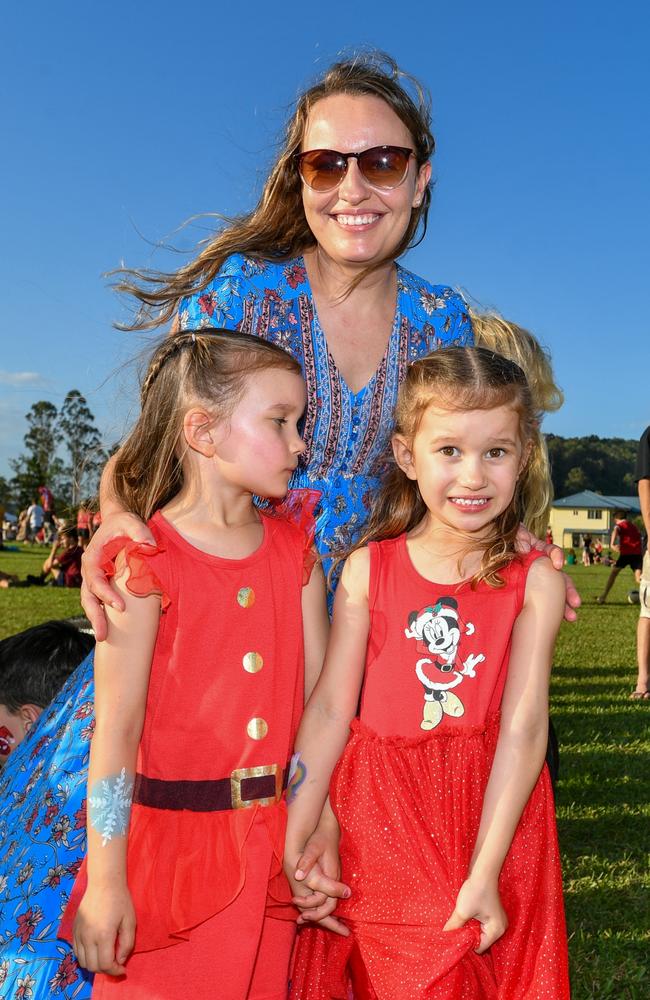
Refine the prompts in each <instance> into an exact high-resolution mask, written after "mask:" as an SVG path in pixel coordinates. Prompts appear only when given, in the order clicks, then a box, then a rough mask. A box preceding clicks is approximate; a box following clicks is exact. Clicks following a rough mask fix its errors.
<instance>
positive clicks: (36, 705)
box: [0, 621, 95, 762]
mask: <svg viewBox="0 0 650 1000" xmlns="http://www.w3.org/2000/svg"><path fill="white" fill-rule="evenodd" d="M94 645H95V639H94V637H93V636H91V635H88V634H87V633H85V632H80V631H79V629H78V628H76V627H75V626H74V625H71V624H70V623H69V622H65V621H49V622H44V623H43V624H42V625H34V626H33V627H32V628H28V629H25V631H24V632H18V633H17V634H16V635H12V636H9V638H7V639H3V640H2V641H0V760H1V761H2V762H4V761H5V760H6V759H7V757H8V756H9V754H10V753H12V752H13V751H14V750H15V749H16V747H18V746H19V745H20V744H21V743H22V741H23V740H24V739H25V737H26V736H27V734H28V733H29V731H30V730H31V728H32V726H33V725H34V723H35V722H36V721H37V719H38V718H39V716H40V714H41V712H42V711H43V709H45V708H47V706H48V705H49V704H50V702H51V701H52V699H53V698H54V697H55V695H56V694H58V692H59V690H60V689H61V687H62V686H63V684H64V683H65V681H66V680H67V678H68V677H69V676H70V674H71V673H72V671H73V670H74V669H75V668H76V667H78V666H79V664H80V663H81V661H82V660H83V658H84V657H85V656H87V655H88V653H89V652H90V650H91V649H92V648H93V646H94Z"/></svg>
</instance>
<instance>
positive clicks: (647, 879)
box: [0, 547, 650, 1000]
mask: <svg viewBox="0 0 650 1000" xmlns="http://www.w3.org/2000/svg"><path fill="white" fill-rule="evenodd" d="M45 554H46V553H45V550H42V549H39V550H27V549H24V548H23V547H21V551H18V552H0V570H4V571H5V572H8V573H17V574H18V575H19V576H21V577H24V576H25V575H26V574H27V573H35V572H38V570H39V569H40V565H41V563H42V561H43V559H44V558H45ZM608 572H609V570H608V569H606V568H605V567H601V566H593V567H588V568H587V567H583V566H576V567H572V568H571V575H572V576H573V577H574V578H575V581H576V584H577V586H578V589H579V591H580V593H581V595H582V598H583V601H584V606H583V608H582V610H581V611H580V616H579V621H578V623H577V624H574V625H568V624H564V625H563V626H562V630H561V633H560V637H559V640H558V644H557V649H556V656H555V671H554V677H553V686H552V692H551V706H552V707H551V711H552V717H553V722H554V725H555V728H556V730H557V733H558V737H559V741H560V748H561V750H560V754H561V756H560V772H561V773H560V782H559V786H558V789H557V810H558V826H559V834H560V846H561V850H562V856H563V863H564V877H565V893H566V908H567V919H568V925H569V934H570V955H571V968H572V981H573V997H574V1000H587V998H598V1000H610V998H611V1000H645V998H647V997H648V996H650V960H649V958H648V952H649V950H650V932H649V926H650V920H649V915H650V913H649V911H650V906H649V903H648V900H649V899H650V894H649V893H648V889H649V888H650V874H649V871H648V863H647V859H648V856H649V853H650V805H649V804H648V771H649V766H648V765H649V756H648V751H649V749H650V703H649V702H630V701H629V700H628V694H629V692H630V690H631V689H632V687H633V684H634V678H635V674H636V668H635V662H636V657H635V635H636V623H637V618H638V607H636V606H635V607H632V606H630V605H629V604H628V603H627V600H626V594H627V591H628V590H629V589H630V588H631V587H632V585H633V578H632V574H631V572H630V571H629V570H624V571H623V572H622V573H621V574H620V576H619V578H618V580H617V582H616V585H615V587H614V589H613V591H612V592H611V594H610V598H609V603H608V604H607V605H605V606H604V607H599V606H597V605H596V604H595V603H594V600H593V599H594V597H595V595H596V594H597V593H599V592H600V591H601V590H602V588H603V584H604V580H605V578H606V576H607V573H608ZM79 612H80V606H79V592H78V591H65V590H59V589H58V588H57V589H54V588H49V587H48V588H30V589H15V590H12V589H10V590H0V637H2V636H5V635H11V634H12V633H13V632H16V631H19V630H20V629H22V628H26V627H28V626H29V625H33V624H36V623H38V622H39V621H44V620H46V619H48V618H58V617H70V616H73V615H77V614H78V613H79Z"/></svg>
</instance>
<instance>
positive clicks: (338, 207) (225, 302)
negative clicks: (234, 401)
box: [83, 56, 473, 638]
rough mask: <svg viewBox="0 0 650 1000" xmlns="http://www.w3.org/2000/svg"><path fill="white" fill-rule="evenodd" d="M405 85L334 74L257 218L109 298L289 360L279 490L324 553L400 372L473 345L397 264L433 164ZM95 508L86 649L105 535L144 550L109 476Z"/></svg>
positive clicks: (298, 116) (461, 324) (335, 543)
mask: <svg viewBox="0 0 650 1000" xmlns="http://www.w3.org/2000/svg"><path fill="white" fill-rule="evenodd" d="M401 77H403V74H400V72H399V70H398V68H397V66H396V64H395V63H394V62H393V61H392V60H389V59H388V58H387V57H378V56H377V57H370V58H359V59H355V60H352V61H348V62H342V63H337V64H335V65H334V66H332V67H331V68H330V69H329V70H328V71H327V72H326V74H325V76H324V77H323V78H322V80H321V81H319V82H318V83H317V84H316V85H315V86H313V87H311V88H310V89H309V90H307V91H306V92H305V93H304V94H303V95H302V97H301V98H300V99H299V101H298V103H297V106H296V110H295V113H294V114H293V116H292V117H291V119H290V120H289V122H288V124H287V127H286V133H285V142H284V147H283V149H282V150H281V152H280V155H279V157H278V159H277V161H276V163H275V165H274V166H273V168H272V170H271V173H270V175H269V178H268V180H267V182H266V184H265V186H264V190H263V192H262V196H261V198H260V201H259V203H258V205H257V207H256V208H255V209H254V210H253V211H252V212H251V213H250V214H249V215H246V216H244V217H243V218H240V219H238V220H236V221H235V222H234V223H233V224H232V225H231V226H229V227H227V228H226V229H224V230H223V231H222V232H221V233H220V234H219V235H217V236H216V238H215V239H213V240H212V241H211V242H210V243H209V244H208V245H207V246H206V247H205V248H204V249H203V250H202V251H201V253H200V254H199V255H198V257H197V258H196V259H195V260H194V261H192V262H191V263H190V264H189V265H188V266H187V267H184V268H182V269H181V270H180V271H179V272H177V273H176V274H172V275H161V274H154V273H151V272H148V273H138V272H126V273H125V274H124V275H123V278H122V281H121V283H120V285H119V287H120V288H121V290H122V291H126V292H128V293H130V294H132V295H134V296H135V297H136V298H137V299H138V300H139V302H140V304H141V307H142V308H141V311H140V314H139V316H138V319H137V321H136V323H135V324H134V325H135V326H136V327H150V326H153V325H158V324H162V323H165V322H168V321H170V320H173V321H174V325H175V328H178V327H180V328H181V329H191V328H194V327H199V326H201V327H204V326H225V327H228V328H233V329H239V330H242V331H244V332H247V333H253V334H257V335H258V336H261V337H264V338H266V339H268V340H271V341H273V342H274V343H277V344H280V345H281V346H283V347H285V348H286V349H288V350H289V351H290V352H291V353H292V354H294V356H295V357H296V358H298V359H299V360H300V363H301V366H302V369H303V373H304V376H305V379H306V381H307V386H308V404H307V411H306V414H305V421H304V436H305V440H306V443H307V451H306V453H305V455H304V456H303V459H302V461H301V465H300V468H299V469H298V470H297V472H296V475H295V476H294V478H293V480H292V483H291V486H292V487H296V486H303V485H310V486H311V487H313V488H316V489H318V490H320V491H321V493H322V501H321V507H320V517H319V521H318V534H317V545H318V547H319V549H320V550H321V551H322V552H326V551H327V550H328V549H329V548H331V547H340V546H341V544H348V543H349V542H350V540H351V539H352V538H353V537H354V536H355V535H356V533H357V531H358V530H359V528H360V527H362V526H363V524H364V523H365V520H366V517H367V512H368V506H369V497H370V496H371V495H372V492H373V491H374V489H375V488H376V486H377V484H378V478H379V474H380V472H381V470H382V467H383V464H384V462H385V457H386V454H387V446H388V439H389V433H390V427H391V421H392V411H393V407H394V403H395V399H396V393H397V386H398V384H399V382H400V380H401V378H402V376H403V374H404V371H405V368H406V365H407V364H408V362H409V361H411V360H412V359H413V358H414V357H417V356H419V355H421V354H426V353H428V352H429V351H431V350H435V349H436V348H437V347H440V346H446V345H451V344H457V345H464V344H471V343H473V336H472V331H471V324H470V321H469V318H468V315H467V311H466V307H465V304H464V302H463V300H462V299H461V298H460V296H459V295H457V294H456V293H455V292H453V291H452V290H451V289H449V288H446V287H444V286H439V285H431V284H430V283H429V282H427V281H425V280H424V279H422V278H419V277H417V276H416V275H414V274H412V273H411V272H409V271H406V270H405V269H403V268H402V267H400V266H399V265H397V264H396V263H395V259H396V258H397V257H398V256H400V255H401V254H402V253H404V251H405V250H406V249H408V248H409V247H410V246H413V245H414V244H415V243H416V242H418V241H419V239H420V238H421V236H420V234H422V235H423V234H424V232H425V231H426V222H427V214H428V209H429V204H430V201H431V189H430V178H431V164H430V162H429V160H430V157H431V155H432V153H433V150H434V139H433V136H432V134H431V129H430V112H429V104H428V102H427V101H426V100H425V97H424V94H423V91H422V89H421V88H420V87H419V85H417V84H415V83H414V90H415V94H414V97H411V96H410V95H409V93H408V91H407V89H406V88H405V86H403V85H402V82H401V79H400V78H401ZM101 508H102V514H103V516H104V523H103V525H102V528H101V529H100V531H99V532H98V533H97V540H96V541H95V542H94V543H91V545H90V547H89V550H88V554H87V557H86V560H85V562H84V577H85V580H86V584H87V588H85V589H84V595H83V603H84V607H85V609H86V612H87V614H88V616H89V618H90V619H91V621H92V623H93V625H94V627H95V629H96V631H97V635H98V638H101V637H102V636H103V632H104V622H103V615H102V614H101V612H100V610H99V608H98V604H97V600H96V598H95V597H94V596H93V595H92V594H90V593H89V592H88V588H89V589H90V590H91V591H93V592H94V593H95V594H96V595H97V597H98V598H99V599H100V600H105V601H110V600H111V599H112V598H113V594H112V591H111V590H110V588H108V587H107V586H106V585H105V583H104V582H103V576H102V575H101V574H100V573H99V572H98V556H99V552H100V549H101V546H102V545H103V544H105V542H106V541H107V540H108V539H109V538H111V537H113V536H114V535H116V534H124V533H127V534H130V535H132V536H133V537H134V538H136V537H137V538H138V539H140V540H143V539H145V538H148V532H147V531H146V529H145V528H144V527H143V526H142V525H141V524H139V523H136V522H135V519H133V518H132V517H131V516H130V515H125V514H124V513H122V512H118V511H119V509H118V508H116V506H115V504H114V503H113V502H112V500H111V496H110V467H109V469H108V471H107V474H105V476H104V480H103V490H102V503H101Z"/></svg>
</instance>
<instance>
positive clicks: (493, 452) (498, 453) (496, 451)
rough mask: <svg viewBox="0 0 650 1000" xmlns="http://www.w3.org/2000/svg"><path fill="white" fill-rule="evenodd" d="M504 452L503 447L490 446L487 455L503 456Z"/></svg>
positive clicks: (493, 456)
mask: <svg viewBox="0 0 650 1000" xmlns="http://www.w3.org/2000/svg"><path fill="white" fill-rule="evenodd" d="M505 454H506V449H505V448H490V450H489V451H488V456H489V457H490V458H503V456H504V455H505Z"/></svg>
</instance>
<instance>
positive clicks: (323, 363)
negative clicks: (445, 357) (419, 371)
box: [179, 254, 473, 568]
mask: <svg viewBox="0 0 650 1000" xmlns="http://www.w3.org/2000/svg"><path fill="white" fill-rule="evenodd" d="M179 319H180V326H181V329H183V330H193V329H199V328H200V327H206V326H211V327H225V328H227V329H234V330H240V331H241V332H242V333H250V334H253V335H255V336H258V337H263V338H264V339H265V340H268V341H271V343H274V344H277V345H278V346H279V347H283V348H284V349H285V350H286V351H288V352H289V353H290V354H292V355H293V356H294V357H295V358H296V359H297V360H298V361H299V362H300V365H301V367H302V371H303V375H304V378H305V382H306V384H307V410H306V413H305V417H304V425H303V428H302V433H303V437H304V439H305V441H306V443H307V449H306V451H305V452H304V453H303V455H302V456H301V460H300V465H299V467H298V469H297V470H296V472H295V474H294V477H293V479H292V481H291V483H290V487H291V488H297V487H311V488H312V489H317V490H320V492H321V494H322V499H321V505H320V510H319V513H318V518H317V523H316V545H317V547H318V549H319V551H320V552H321V553H324V554H325V553H327V552H328V551H331V550H332V549H341V548H345V547H347V546H348V545H349V544H350V542H352V541H353V540H354V539H355V537H356V536H357V534H358V533H359V531H360V529H361V528H362V527H363V525H364V524H365V522H366V521H367V519H368V513H369V508H370V501H371V498H372V496H373V493H374V492H375V491H376V489H377V486H378V483H379V479H380V477H381V474H382V472H383V471H384V469H385V467H386V461H387V456H388V454H389V449H390V435H391V430H392V424H393V411H394V408H395V402H396V399H397V389H398V386H399V384H400V382H401V381H402V379H403V377H404V373H405V371H406V368H407V365H408V364H409V362H410V361H413V360H414V359H415V358H418V357H421V356H422V355H423V354H429V353H430V352H431V351H435V350H437V349H438V348H439V347H449V346H451V345H458V346H465V345H468V346H471V345H472V344H473V335H472V327H471V324H470V320H469V317H468V315H467V307H466V305H465V303H464V301H463V299H462V298H461V297H460V295H458V294H457V293H456V292H454V291H452V289H451V288H447V287H446V286H444V285H431V284H429V282H428V281H425V280H424V278H419V277H418V276H417V275H416V274H413V273H412V272H411V271H407V270H405V269H404V268H403V267H401V266H400V265H399V264H398V265H397V308H396V310H395V317H394V319H393V327H392V330H391V334H390V337H389V340H388V344H387V346H386V351H385V353H384V356H383V358H382V359H381V361H380V363H379V366H378V368H377V370H376V371H375V373H374V375H373V376H372V378H371V379H370V381H369V382H368V383H367V384H366V385H365V386H364V387H363V388H362V389H360V390H359V392H352V390H351V389H350V388H349V387H348V385H347V384H346V382H345V380H344V378H343V377H342V375H341V373H340V372H339V370H338V369H337V367H336V364H335V362H334V359H333V358H332V355H331V354H330V352H329V351H328V349H327V343H326V340H325V335H324V333H323V330H322V327H321V325H320V323H319V321H318V315H317V313H316V309H315V306H314V300H313V296H312V292H311V288H310V286H309V280H308V278H307V271H306V268H305V264H304V260H303V258H302V257H298V258H296V259H295V260H292V261H289V262H288V263H285V264H273V263H269V262H267V261H258V260H253V259H252V258H250V257H244V256H243V255H242V254H233V256H232V257H229V258H228V259H227V260H226V262H225V264H224V265H223V267H222V268H221V270H220V271H219V273H218V274H217V276H216V277H215V278H214V279H213V280H212V281H211V282H210V284H209V285H207V286H206V288H204V289H203V291H202V292H200V293H198V294H197V295H193V296H191V297H190V298H187V299H183V300H182V301H181V303H180V307H179ZM326 568H327V565H326Z"/></svg>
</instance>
